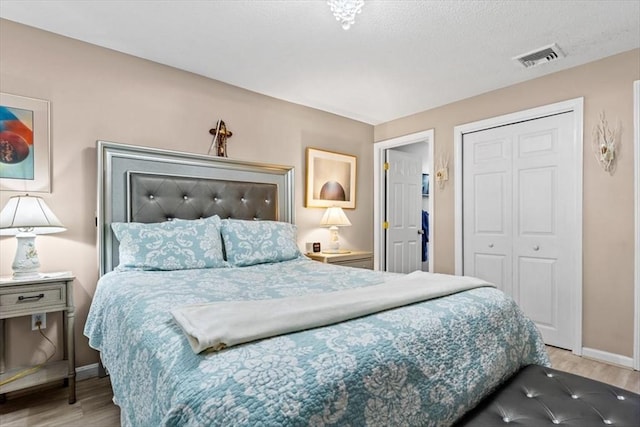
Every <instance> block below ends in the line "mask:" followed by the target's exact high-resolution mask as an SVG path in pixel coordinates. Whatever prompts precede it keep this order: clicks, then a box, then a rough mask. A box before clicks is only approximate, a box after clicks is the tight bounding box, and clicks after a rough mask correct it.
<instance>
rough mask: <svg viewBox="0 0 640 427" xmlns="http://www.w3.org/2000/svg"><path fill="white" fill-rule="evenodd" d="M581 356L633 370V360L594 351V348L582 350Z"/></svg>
mask: <svg viewBox="0 0 640 427" xmlns="http://www.w3.org/2000/svg"><path fill="white" fill-rule="evenodd" d="M582 356H583V357H588V358H589V359H595V360H598V361H600V362H606V363H610V364H612V365H618V366H623V367H625V368H631V369H633V358H632V357H627V356H622V355H620V354H615V353H609V352H607V351H602V350H596V349H594V348H587V347H583V348H582Z"/></svg>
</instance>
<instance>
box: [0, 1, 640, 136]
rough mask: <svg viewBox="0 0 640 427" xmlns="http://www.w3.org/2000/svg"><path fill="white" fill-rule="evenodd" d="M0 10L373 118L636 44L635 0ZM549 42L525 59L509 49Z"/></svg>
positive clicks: (44, 4) (64, 4)
mask: <svg viewBox="0 0 640 427" xmlns="http://www.w3.org/2000/svg"><path fill="white" fill-rule="evenodd" d="M0 16H1V17H2V18H6V19H9V20H12V21H16V22H21V23H24V24H27V25H30V26H34V27H38V28H42V29H44V30H48V31H52V32H54V33H58V34H62V35H65V36H68V37H72V38H75V39H79V40H84V41H87V42H89V43H93V44H96V45H99V46H104V47H107V48H111V49H114V50H117V51H121V52H125V53H128V54H131V55H135V56H139V57H142V58H146V59H149V60H152V61H156V62H159V63H162V64H166V65H170V66H173V67H177V68H181V69H184V70H187V71H191V72H193V73H197V74H201V75H204V76H208V77H211V78H213V79H216V80H220V81H223V82H226V83H229V84H232V85H235V86H239V87H243V88H246V89H249V90H252V91H255V92H258V93H262V94H265V95H269V96H273V97H275V98H280V99H284V100H287V101H291V102H294V103H298V104H302V105H307V106H310V107H314V108H318V109H321V110H325V111H329V112H332V113H335V114H339V115H341V116H346V117H350V118H353V119H356V120H360V121H363V122H366V123H370V124H378V123H382V122H386V121H389V120H393V119H396V118H399V117H403V116H407V115H410V114H413V113H416V112H420V111H424V110H428V109H430V108H434V107H437V106H440V105H444V104H448V103H450V102H453V101H456V100H460V99H463V98H467V97H470V96H473V95H477V94H480V93H484V92H487V91H491V90H494V89H498V88H500V87H504V86H509V85H512V84H514V83H518V82H522V81H525V80H529V79H532V78H536V77H540V76H542V75H545V74H549V73H553V72H556V71H559V70H562V69H566V68H570V67H574V66H576V65H580V64H584V63H586V62H590V61H593V60H596V59H599V58H603V57H606V56H610V55H613V54H616V53H619V52H624V51H627V50H630V49H633V48H638V47H640V1H638V0H622V1H617V0H610V1H596V0H588V1H570V0H565V1H560V0H556V1H552V0H550V1H533V0H530V1H525V0H520V1H518V0H491V1H468V0H465V1H458V0H440V1H408V0H405V1H402V0H394V1H391V0H389V1H375V0H365V4H364V7H363V9H362V13H361V14H360V15H358V16H357V17H356V23H355V25H353V26H352V27H351V29H350V30H348V31H345V30H343V29H342V28H341V26H340V24H339V23H338V22H337V21H336V20H335V19H334V18H333V16H332V15H331V12H330V10H329V6H328V5H327V3H326V2H325V1H321V0H312V1H305V0H289V1H265V0H263V1H242V0H234V1H220V0H200V1H189V0H183V1H168V0H165V1H150V0H146V1H143V0H137V1H135V0H133V1H132V0H129V1H120V0H112V1H99V0H91V1H89V0H72V1H62V0H46V1H25V0H23V1H9V0H0ZM551 43H557V44H558V45H559V46H560V48H561V49H562V51H563V52H564V53H565V54H566V57H565V58H562V59H561V60H558V61H556V62H552V63H547V64H543V65H541V66H539V67H536V68H532V69H525V68H522V67H521V66H520V65H519V64H518V63H516V61H514V60H513V59H512V58H513V57H514V56H517V55H520V54H522V53H527V52H529V51H531V50H534V49H537V48H539V47H543V46H546V45H549V44H551Z"/></svg>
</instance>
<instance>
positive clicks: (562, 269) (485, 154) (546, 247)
mask: <svg viewBox="0 0 640 427" xmlns="http://www.w3.org/2000/svg"><path fill="white" fill-rule="evenodd" d="M572 122H573V113H564V114H558V115H554V116H550V117H544V118H540V119H536V120H530V121H526V122H522V123H517V124H513V125H509V126H502V127H498V128H494V129H488V130H484V131H481V132H475V133H471V134H467V135H465V136H464V142H463V177H464V178H463V200H464V202H463V234H464V254H463V256H464V259H463V263H464V267H463V269H464V274H466V275H473V276H478V277H481V278H483V279H485V280H488V281H493V282H494V283H496V285H497V286H498V287H499V288H500V289H502V290H504V291H505V292H506V293H507V294H509V295H511V296H512V297H513V298H514V300H515V301H516V302H517V303H518V305H519V306H520V307H521V308H522V310H523V311H524V312H525V314H527V316H529V317H530V318H531V319H532V320H533V321H534V322H535V323H536V325H537V326H538V328H539V329H540V331H541V332H542V335H543V337H544V340H545V342H546V343H547V344H550V345H554V346H558V347H562V348H569V349H570V348H571V343H572V337H573V328H572V324H571V319H572V318H573V317H572V310H573V302H572V301H571V288H572V283H571V278H572V275H571V271H572V268H573V266H574V263H575V262H576V254H575V251H573V250H572V245H571V240H570V238H569V236H568V229H569V227H567V224H570V221H572V220H574V216H573V215H574V213H573V206H572V205H571V203H570V201H571V200H574V197H573V194H574V193H575V191H576V183H575V180H574V179H573V175H572V173H571V170H570V164H569V163H570V159H569V156H570V155H571V145H572V144H571V141H572V138H573V135H572Z"/></svg>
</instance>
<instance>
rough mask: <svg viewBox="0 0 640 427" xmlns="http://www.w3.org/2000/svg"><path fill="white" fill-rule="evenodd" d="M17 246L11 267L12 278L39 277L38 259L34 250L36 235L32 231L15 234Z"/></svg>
mask: <svg viewBox="0 0 640 427" xmlns="http://www.w3.org/2000/svg"><path fill="white" fill-rule="evenodd" d="M16 239H17V240H18V246H17V248H16V256H15V258H14V259H13V264H11V268H12V269H13V278H14V279H30V278H35V277H39V276H40V273H38V269H39V268H40V260H39V259H38V251H37V250H36V235H35V234H33V233H28V232H27V233H18V234H16Z"/></svg>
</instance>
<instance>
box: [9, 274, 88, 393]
mask: <svg viewBox="0 0 640 427" xmlns="http://www.w3.org/2000/svg"><path fill="white" fill-rule="evenodd" d="M73 279H74V276H73V275H72V274H71V272H64V273H50V274H41V276H40V277H36V278H30V279H18V280H13V279H11V278H0V381H3V380H5V379H7V378H10V377H12V376H14V375H15V374H17V373H18V372H20V371H22V370H24V369H28V368H29V367H24V366H22V367H19V368H16V369H11V370H9V371H7V372H5V363H4V358H5V351H6V347H5V337H6V333H5V332H6V331H5V321H4V320H5V319H9V318H12V317H19V316H29V315H32V314H37V313H53V312H58V311H62V312H63V315H62V328H63V337H64V339H63V340H64V343H63V359H64V360H58V361H54V362H49V363H47V364H45V365H44V366H43V367H42V368H41V369H40V370H38V371H36V372H35V373H32V374H30V375H27V376H24V377H22V378H19V379H17V380H15V381H12V382H10V383H7V384H5V385H3V386H0V396H1V397H3V398H4V394H5V393H9V392H12V391H16V390H22V389H25V388H29V387H33V386H36V385H40V384H45V383H49V382H53V381H57V380H61V379H64V383H65V384H66V385H68V386H69V403H70V404H71V403H75V401H76V368H75V338H74V325H73V324H74V316H75V314H74V306H73Z"/></svg>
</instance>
